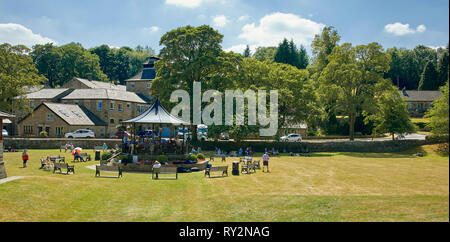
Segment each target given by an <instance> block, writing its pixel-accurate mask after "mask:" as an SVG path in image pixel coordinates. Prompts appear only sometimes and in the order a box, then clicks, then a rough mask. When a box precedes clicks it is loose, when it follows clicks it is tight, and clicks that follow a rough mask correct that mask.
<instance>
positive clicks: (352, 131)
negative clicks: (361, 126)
mask: <svg viewBox="0 0 450 242" xmlns="http://www.w3.org/2000/svg"><path fill="white" fill-rule="evenodd" d="M355 120H356V115H355V114H350V115H349V116H348V125H349V136H350V141H353V140H355Z"/></svg>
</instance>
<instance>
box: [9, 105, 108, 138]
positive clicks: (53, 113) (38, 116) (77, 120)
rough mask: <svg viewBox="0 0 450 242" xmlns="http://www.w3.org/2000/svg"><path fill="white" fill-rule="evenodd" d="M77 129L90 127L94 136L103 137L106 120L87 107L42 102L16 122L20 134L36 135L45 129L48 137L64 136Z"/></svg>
mask: <svg viewBox="0 0 450 242" xmlns="http://www.w3.org/2000/svg"><path fill="white" fill-rule="evenodd" d="M77 129H90V130H92V131H94V133H95V134H96V137H105V134H106V133H107V131H108V125H107V123H106V122H104V121H103V120H101V119H100V118H98V117H97V116H96V115H95V114H93V113H92V112H90V111H89V110H88V109H87V108H85V107H83V106H79V105H74V104H61V103H48V102H44V103H42V104H40V105H39V106H38V107H36V108H35V110H34V111H33V113H31V114H28V115H27V116H26V117H25V118H23V119H22V120H21V121H20V122H19V124H18V131H19V135H20V136H27V137H37V136H40V134H41V132H42V131H45V132H46V133H47V135H48V137H64V134H65V133H68V132H73V131H75V130H77Z"/></svg>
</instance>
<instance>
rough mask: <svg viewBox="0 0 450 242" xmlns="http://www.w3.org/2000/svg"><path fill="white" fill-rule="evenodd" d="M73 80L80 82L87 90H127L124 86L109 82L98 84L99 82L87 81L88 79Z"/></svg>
mask: <svg viewBox="0 0 450 242" xmlns="http://www.w3.org/2000/svg"><path fill="white" fill-rule="evenodd" d="M74 79H76V80H78V81H80V82H81V83H83V84H84V85H86V86H88V87H89V88H92V89H94V88H107V89H117V90H122V91H125V90H126V89H127V86H125V85H116V84H112V83H109V82H100V81H89V80H88V79H83V78H79V77H75V78H74Z"/></svg>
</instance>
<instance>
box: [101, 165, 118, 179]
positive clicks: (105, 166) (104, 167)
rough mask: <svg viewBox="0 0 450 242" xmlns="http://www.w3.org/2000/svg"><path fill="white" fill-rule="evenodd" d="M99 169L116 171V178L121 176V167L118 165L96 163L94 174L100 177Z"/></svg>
mask: <svg viewBox="0 0 450 242" xmlns="http://www.w3.org/2000/svg"><path fill="white" fill-rule="evenodd" d="M100 171H107V172H117V173H118V175H117V178H120V177H122V169H121V168H120V167H119V166H107V165H96V166H95V176H96V177H100Z"/></svg>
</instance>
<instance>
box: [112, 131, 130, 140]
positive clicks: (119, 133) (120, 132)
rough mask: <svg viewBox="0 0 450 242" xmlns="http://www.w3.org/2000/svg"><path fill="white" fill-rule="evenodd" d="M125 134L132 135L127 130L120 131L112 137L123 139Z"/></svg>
mask: <svg viewBox="0 0 450 242" xmlns="http://www.w3.org/2000/svg"><path fill="white" fill-rule="evenodd" d="M123 136H128V137H131V134H130V133H128V132H127V131H118V132H117V133H116V134H114V136H113V137H112V138H117V139H123Z"/></svg>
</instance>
